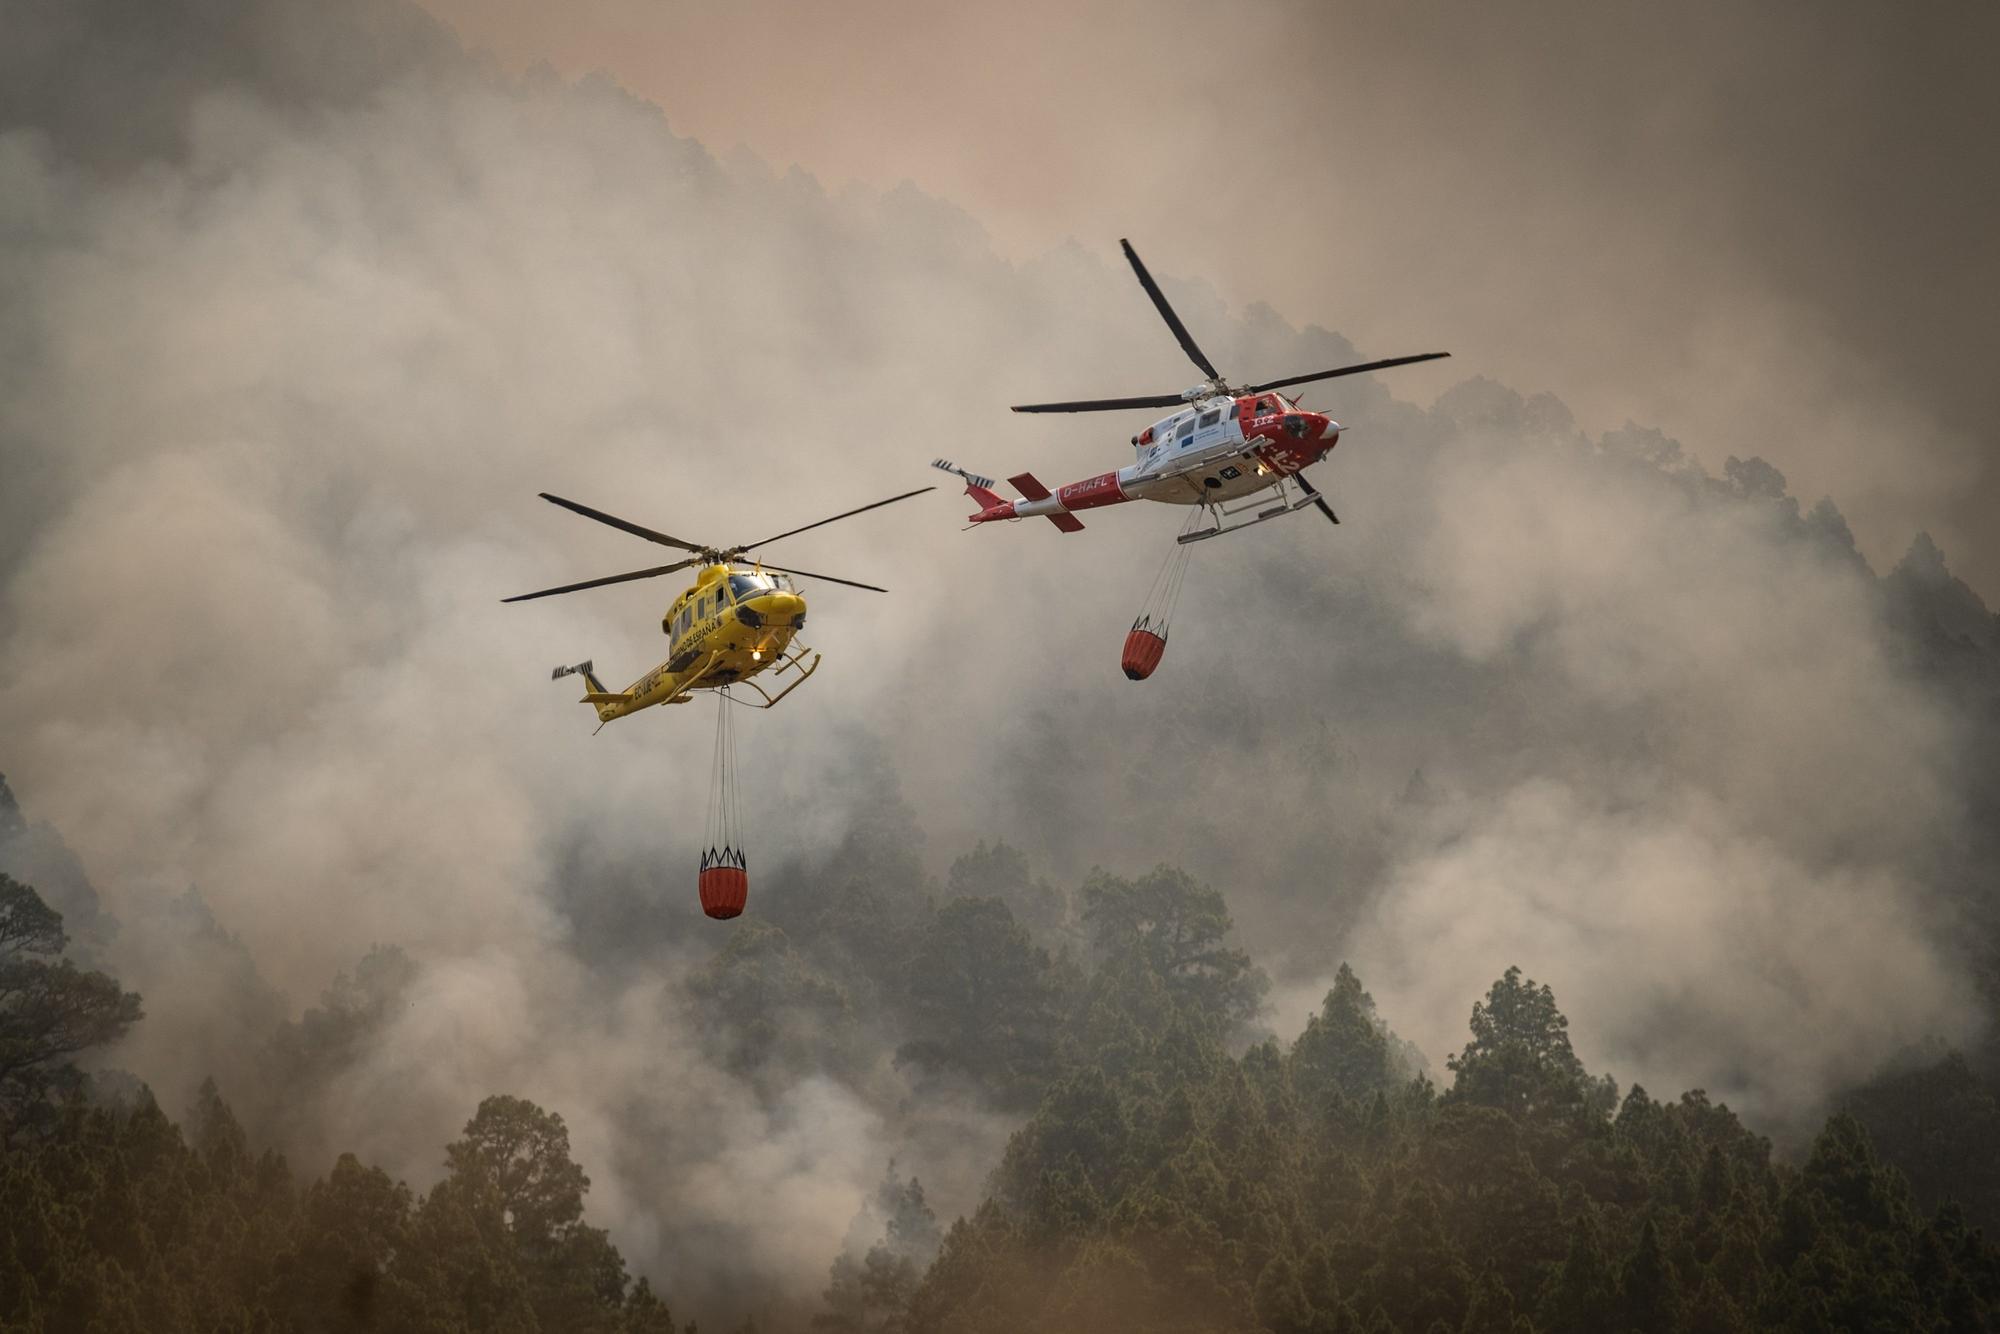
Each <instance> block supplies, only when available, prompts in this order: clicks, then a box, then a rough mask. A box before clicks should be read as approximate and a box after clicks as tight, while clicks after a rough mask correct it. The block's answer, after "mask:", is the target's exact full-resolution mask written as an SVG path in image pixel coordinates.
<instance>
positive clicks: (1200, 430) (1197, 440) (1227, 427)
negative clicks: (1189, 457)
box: [1194, 403, 1243, 450]
mask: <svg viewBox="0 0 2000 1334" xmlns="http://www.w3.org/2000/svg"><path fill="white" fill-rule="evenodd" d="M1232 438H1233V439H1236V440H1241V439H1242V438H1243V427H1242V426H1241V425H1240V424H1239V423H1238V422H1237V420H1236V405H1235V404H1234V403H1231V404H1230V405H1229V406H1228V407H1227V408H1221V407H1214V408H1204V409H1203V410H1202V413H1201V415H1200V416H1198V417H1196V418H1195V419H1194V447H1195V448H1196V449H1199V450H1209V449H1213V448H1214V447H1216V446H1217V445H1221V444H1225V443H1227V442H1228V441H1229V440H1231V439H1232Z"/></svg>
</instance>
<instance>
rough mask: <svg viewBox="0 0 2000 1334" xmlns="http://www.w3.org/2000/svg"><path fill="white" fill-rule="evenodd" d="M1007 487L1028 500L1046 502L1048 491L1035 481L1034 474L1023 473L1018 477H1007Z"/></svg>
mask: <svg viewBox="0 0 2000 1334" xmlns="http://www.w3.org/2000/svg"><path fill="white" fill-rule="evenodd" d="M1007 485H1009V486H1011V487H1013V488H1014V489H1015V490H1016V491H1019V492H1020V493H1021V494H1022V495H1024V496H1026V497H1027V498H1028V499H1030V500H1047V499H1048V498H1049V489H1048V488H1047V487H1046V486H1043V485H1042V484H1041V483H1040V482H1038V481H1036V480H1035V474H1033V473H1031V472H1024V473H1022V474H1021V475H1020V476H1019V477H1009V478H1008V479H1007Z"/></svg>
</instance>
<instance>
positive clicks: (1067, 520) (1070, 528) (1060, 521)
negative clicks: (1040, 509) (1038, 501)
mask: <svg viewBox="0 0 2000 1334" xmlns="http://www.w3.org/2000/svg"><path fill="white" fill-rule="evenodd" d="M1045 517H1046V518H1047V519H1048V521H1049V522H1050V523H1052V524H1054V525H1055V526H1056V527H1058V528H1060V529H1062V530H1063V531H1064V532H1065V533H1080V532H1082V531H1083V520H1082V519H1079V518H1077V517H1076V516H1075V515H1074V514H1071V513H1070V512H1069V511H1068V510H1058V511H1057V512H1056V513H1054V514H1050V515H1047V516H1045Z"/></svg>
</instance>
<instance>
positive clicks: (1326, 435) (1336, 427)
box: [1319, 417, 1340, 441]
mask: <svg viewBox="0 0 2000 1334" xmlns="http://www.w3.org/2000/svg"><path fill="white" fill-rule="evenodd" d="M1319 438H1320V439H1322V440H1327V441H1332V440H1338V439H1340V423H1339V422H1337V421H1335V420H1334V419H1333V418H1331V417H1328V418H1327V419H1326V425H1324V426H1322V427H1320V430H1319Z"/></svg>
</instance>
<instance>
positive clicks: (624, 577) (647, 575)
mask: <svg viewBox="0 0 2000 1334" xmlns="http://www.w3.org/2000/svg"><path fill="white" fill-rule="evenodd" d="M699 564H701V560H700V559H695V560H682V561H675V562H674V563H673V564H672V565H655V566H654V567H653V568H652V569H650V570H634V571H632V572H631V573H630V574H613V575H606V576H605V577H604V578H602V579H586V580H584V581H583V582H582V583H580V584H564V585H563V586H562V587H561V588H544V589H543V590H542V591H541V592H539V593H522V594H520V595H518V596H516V597H511V598H501V599H500V600H501V601H502V602H526V601H528V600H529V599H530V598H546V597H554V596H555V595H556V594H558V593H574V592H576V591H577V590H578V589H579V588H602V587H604V585H606V584H623V583H629V582H631V581H632V580H634V579H651V578H654V577H656V576H658V575H662V574H672V573H673V572H674V571H675V570H685V569H686V568H687V567H688V566H690V565H699Z"/></svg>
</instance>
